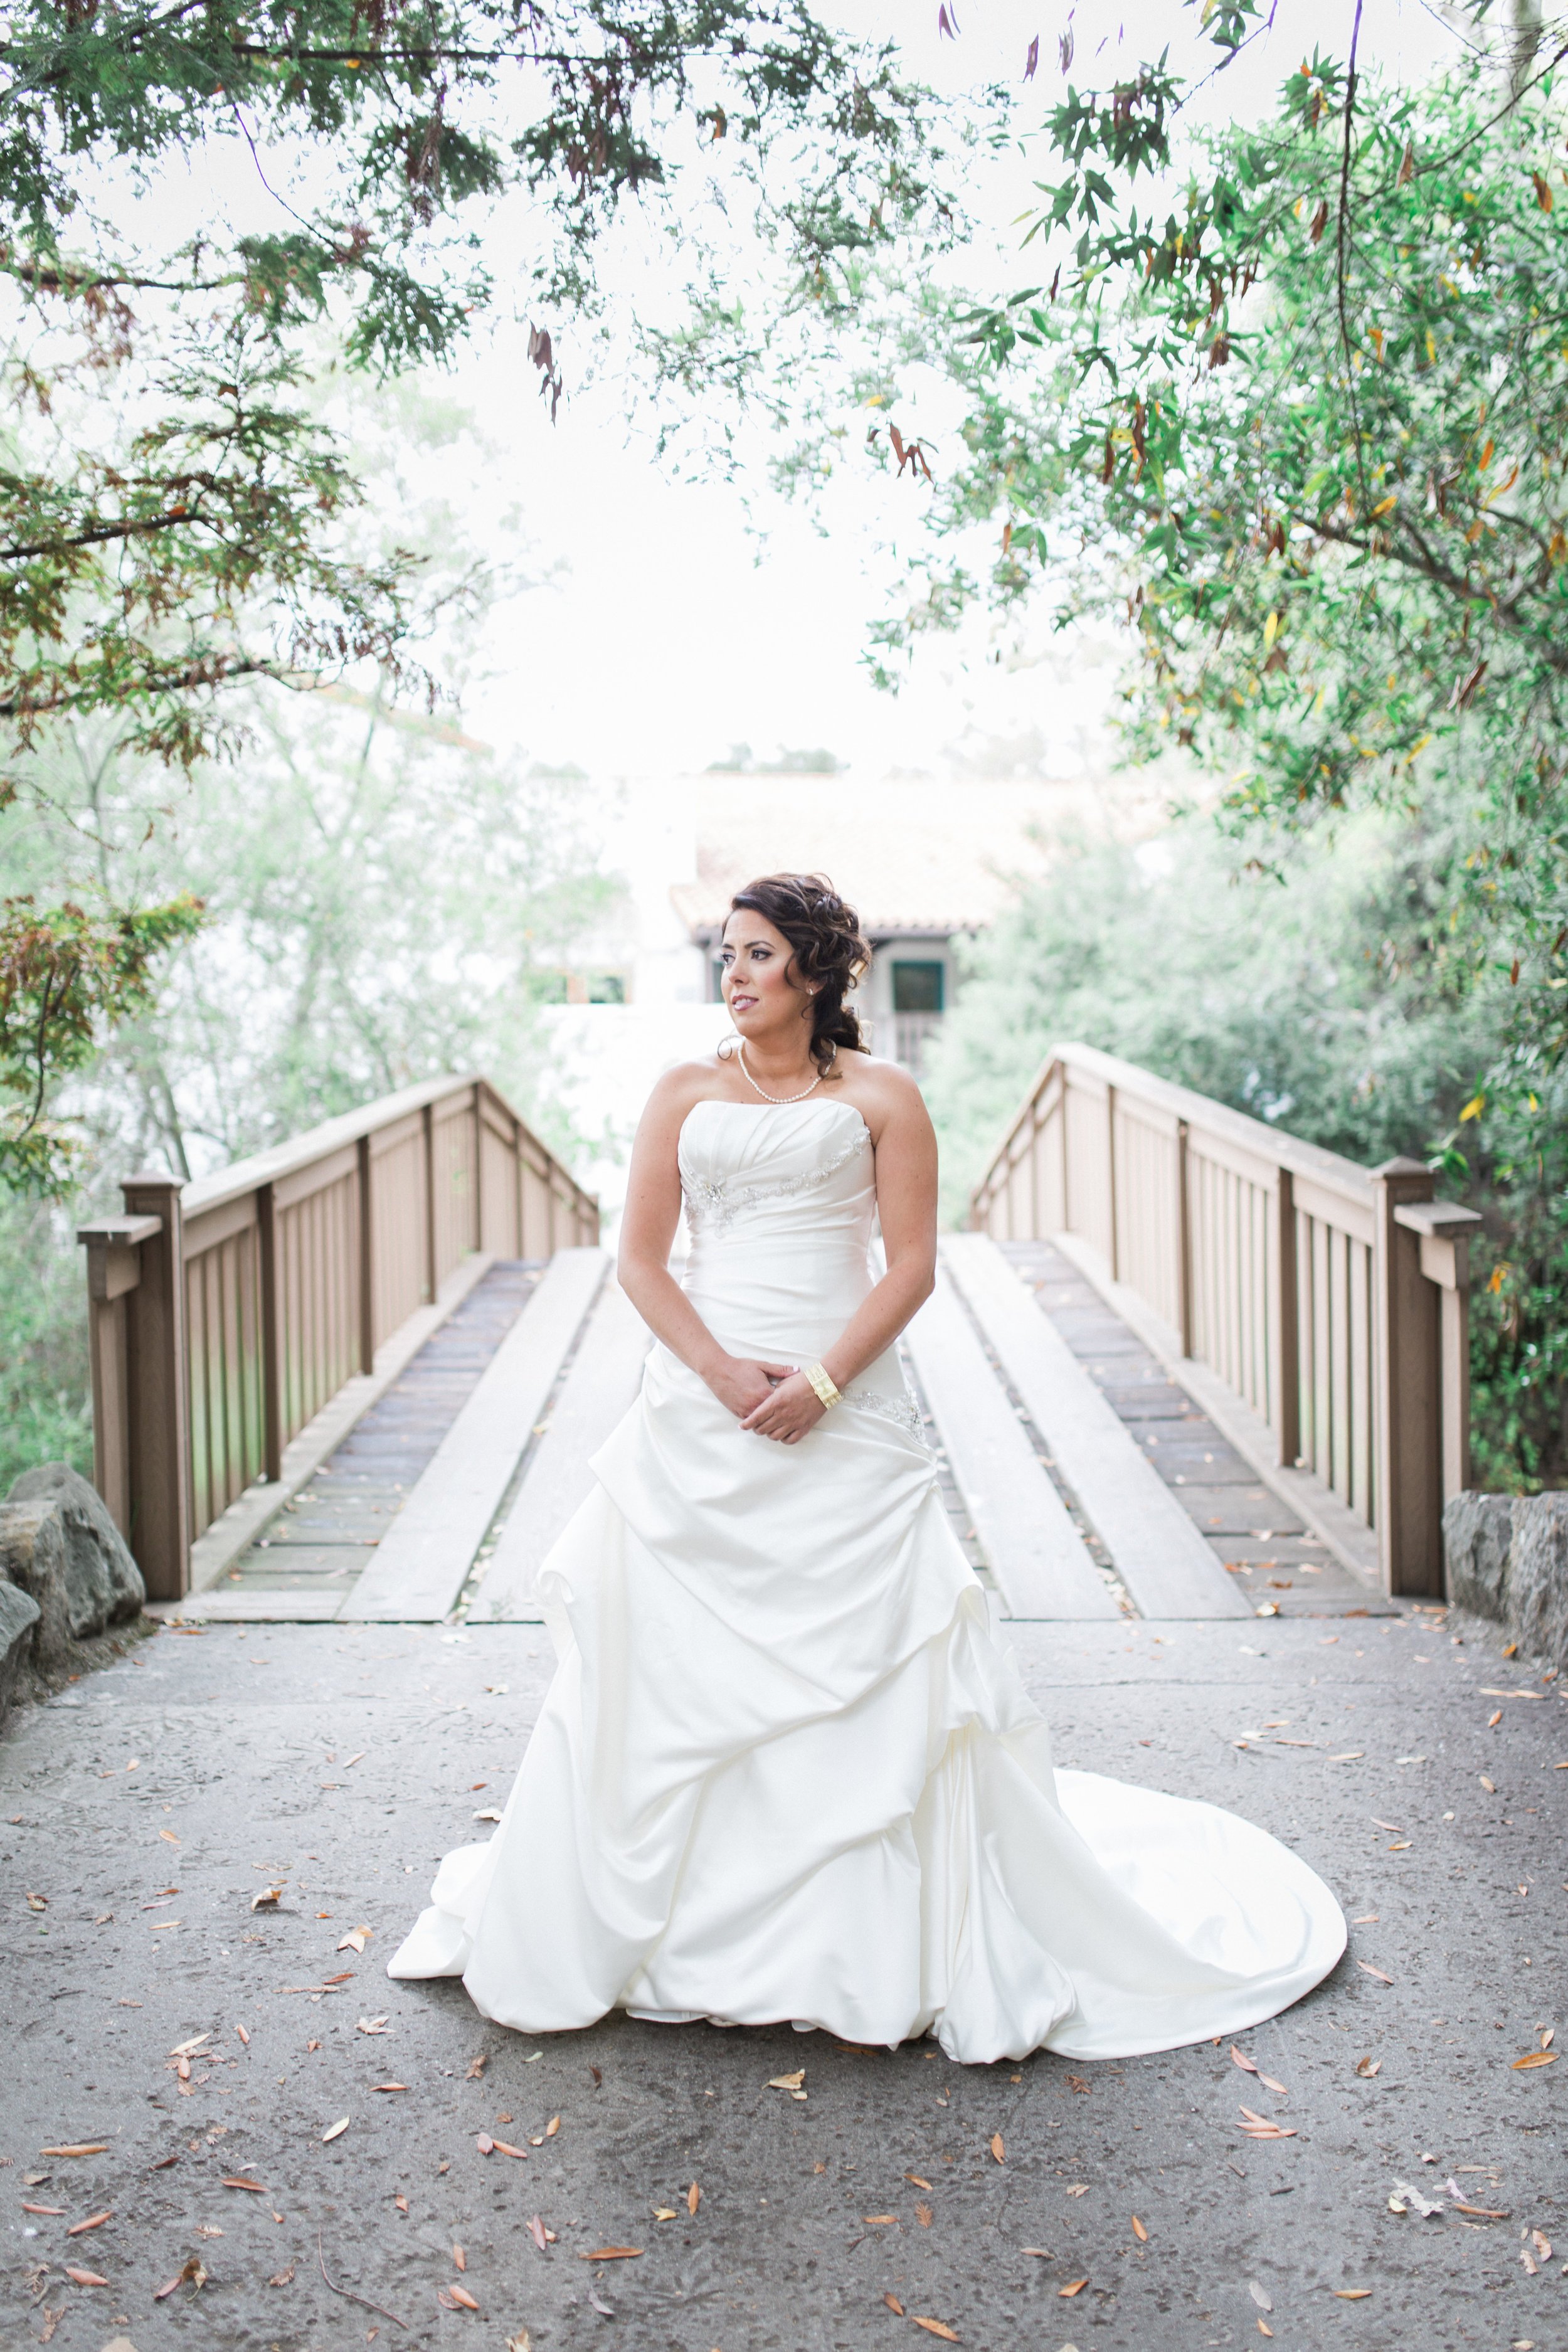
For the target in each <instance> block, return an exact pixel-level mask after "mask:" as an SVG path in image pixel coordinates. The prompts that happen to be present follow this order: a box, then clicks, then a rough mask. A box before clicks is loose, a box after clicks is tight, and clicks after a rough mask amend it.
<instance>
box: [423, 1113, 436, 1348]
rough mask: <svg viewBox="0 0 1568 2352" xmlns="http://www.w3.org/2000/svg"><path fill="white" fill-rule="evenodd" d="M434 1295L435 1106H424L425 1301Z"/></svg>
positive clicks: (427, 1302) (432, 1302)
mask: <svg viewBox="0 0 1568 2352" xmlns="http://www.w3.org/2000/svg"><path fill="white" fill-rule="evenodd" d="M435 1297H436V1106H435V1105H434V1103H426V1106H425V1303H426V1306H427V1307H428V1306H431V1305H433V1304H434V1302H435Z"/></svg>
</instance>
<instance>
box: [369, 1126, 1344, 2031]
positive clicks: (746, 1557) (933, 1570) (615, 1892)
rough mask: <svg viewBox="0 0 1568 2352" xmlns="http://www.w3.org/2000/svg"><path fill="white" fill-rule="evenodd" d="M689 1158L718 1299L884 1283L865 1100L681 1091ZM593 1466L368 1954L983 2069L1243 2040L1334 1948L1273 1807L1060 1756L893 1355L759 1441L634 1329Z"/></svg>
mask: <svg viewBox="0 0 1568 2352" xmlns="http://www.w3.org/2000/svg"><path fill="white" fill-rule="evenodd" d="M680 1175H681V1183H682V1187H683V1190H684V1192H685V1197H686V1207H687V1218H688V1223H689V1230H690V1233H691V1235H692V1249H691V1255H690V1257H689V1261H688V1268H687V1274H686V1290H687V1294H688V1296H689V1297H690V1299H691V1301H692V1304H693V1305H694V1306H695V1307H696V1308H697V1310H698V1312H699V1314H700V1316H701V1317H702V1318H703V1320H704V1322H705V1323H706V1324H707V1325H708V1327H709V1328H710V1330H711V1331H712V1332H713V1333H714V1335H715V1336H716V1337H717V1338H718V1339H720V1340H721V1342H722V1343H723V1344H724V1346H725V1347H727V1348H729V1349H732V1350H734V1351H735V1352H736V1353H737V1354H744V1355H750V1356H757V1357H762V1358H763V1359H764V1360H782V1361H784V1362H789V1363H810V1362H812V1361H814V1360H816V1358H817V1357H819V1356H821V1355H823V1354H824V1353H825V1352H826V1350H827V1349H829V1348H830V1347H831V1345H832V1343H833V1341H834V1340H835V1339H837V1337H838V1335H839V1334H840V1332H841V1331H842V1330H843V1328H844V1326H845V1324H846V1322H847V1320H848V1318H849V1316H850V1315H851V1314H852V1312H853V1311H854V1309H855V1308H856V1307H858V1304H859V1302H860V1301H861V1299H862V1298H864V1297H865V1296H866V1293H867V1291H868V1288H869V1286H870V1284H871V1280H872V1275H871V1271H870V1266H869V1262H868V1253H869V1244H870V1240H871V1234H872V1226H873V1219H874V1212H875V1186H874V1179H873V1167H872V1152H871V1145H870V1139H869V1137H868V1133H867V1130H866V1127H865V1124H864V1122H863V1121H862V1119H861V1118H860V1115H859V1113H858V1111H857V1110H855V1109H853V1108H850V1106H849V1105H848V1104H847V1103H838V1102H828V1101H824V1100H823V1099H821V1098H820V1097H818V1098H816V1099H814V1100H812V1101H810V1102H807V1103H803V1104H798V1105H781V1106H779V1107H777V1108H773V1107H768V1106H763V1105H758V1106H756V1107H754V1108H753V1107H752V1106H748V1105H744V1104H735V1103H719V1102H704V1103H700V1104H699V1105H698V1107H697V1108H696V1109H695V1110H693V1111H692V1113H691V1114H690V1116H689V1118H688V1119H687V1121H686V1123H685V1126H684V1128H683V1129H682V1130H681V1137H680ZM594 1469H595V1474H596V1478H597V1486H596V1487H595V1491H594V1493H593V1494H592V1495H591V1496H590V1497H589V1499H588V1500H587V1501H586V1502H585V1503H584V1505H583V1506H582V1508H581V1509H580V1510H579V1511H578V1512H577V1514H576V1516H575V1517H574V1519H573V1520H572V1522H571V1524H570V1526H569V1527H568V1528H567V1529H566V1531H565V1533H564V1534H563V1536H562V1538H561V1539H560V1541H559V1542H558V1543H557V1544H556V1546H555V1547H554V1549H553V1550H552V1552H551V1554H550V1556H549V1558H548V1559H547V1560H546V1562H545V1564H544V1566H543V1569H542V1571H541V1591H542V1601H543V1607H544V1613H545V1617H546V1621H547V1622H548V1624H549V1626H550V1629H551V1632H552V1636H553V1638H554V1641H555V1643H556V1646H557V1649H558V1652H559V1657H560V1663H559V1665H558V1667H557V1669H556V1674H555V1678H554V1680H553V1682H552V1685H551V1688H550V1693H549V1696H548V1697H547V1698H546V1700H545V1703H544V1706H543V1708H542V1712H541V1715H540V1717H539V1721H538V1724H537V1726H536V1727H535V1729H534V1732H533V1736H532V1738H531V1740H530V1742H529V1746H528V1750H527V1753H526V1755H525V1756H524V1758H523V1760H522V1765H521V1770H520V1771H519V1773H518V1776H517V1780H516V1782H515V1784H514V1785H513V1788H512V1790H511V1794H510V1798H509V1800H508V1801H507V1805H506V1810H505V1811H504V1813H503V1814H502V1816H501V1821H500V1827H499V1828H498V1829H497V1830H496V1832H495V1833H494V1835H493V1836H492V1837H491V1838H490V1840H489V1843H487V1844H484V1845H468V1846H460V1847H458V1849H457V1851H456V1852H454V1853H449V1854H448V1855H447V1857H446V1859H445V1861H444V1862H443V1863H442V1864H441V1865H440V1868H439V1871H438V1873H437V1878H436V1883H435V1885H434V1888H433V1890H432V1896H431V1905H430V1908H429V1909H427V1910H426V1911H425V1912H423V1913H422V1914H421V1916H420V1917H419V1919H418V1921H417V1923H416V1926H415V1927H414V1929H413V1931H412V1933H411V1934H410V1935H409V1937H407V1940H406V1941H405V1944H404V1945H403V1947H402V1949H401V1950H400V1951H399V1952H398V1953H397V1955H396V1957H395V1959H394V1960H393V1961H392V1962H391V1964H390V1968H389V1971H388V1973H389V1974H390V1975H392V1976H394V1977H439V1976H459V1975H460V1976H461V1977H462V1979H463V1982H464V1984H465V1985H466V1987H467V1989H468V1993H469V1994H470V1996H471V1997H472V1999H473V2000H474V2002H475V2004H476V2006H477V2007H478V2008H479V2010H480V2011H481V2012H482V2013H483V2014H484V2015H485V2016H486V2017H489V2018H493V2019H495V2020H496V2021H499V2022H500V2023H501V2024H503V2025H509V2026H515V2027H518V2028H520V2029H522V2030H524V2031H526V2032H531V2033H540V2032H552V2031H561V2030H563V2029H566V2028H569V2027H574V2026H584V2025H588V2024H591V2023H592V2022H593V2021H594V2020H595V2019H596V2018H598V2017H601V2016H603V2015H604V2013H605V2011H608V2010H611V2009H615V2008H621V2009H625V2010H628V2011H631V2012H632V2013H633V2014H634V2015H635V2016H637V2017H643V2018H652V2019H658V2020H661V2021H671V2022H682V2021H691V2020H694V2019H700V2018H710V2019H712V2020H713V2021H715V2022H717V2023H724V2024H763V2023H767V2022H770V2021H784V2020H787V2021H793V2022H794V2023H795V2024H797V2025H800V2026H803V2027H804V2026H822V2027H826V2028H827V2029H828V2030H830V2031H831V2032H834V2033H836V2034H839V2035H841V2036H843V2037H844V2038H845V2039H846V2040H847V2041H850V2042H885V2043H889V2044H892V2043H896V2042H902V2041H906V2040H908V2039H909V2038H910V2037H911V2036H913V2035H920V2034H925V2033H931V2034H934V2035H935V2036H936V2037H937V2039H938V2040H939V2041H940V2042H941V2043H942V2048H943V2049H944V2050H945V2051H946V2052H947V2053H948V2054H949V2055H950V2056H951V2057H953V2058H957V2059H962V2060H966V2061H971V2062H974V2063H982V2062H984V2061H986V2060H990V2059H995V2058H1003V2057H1006V2058H1015V2059H1016V2058H1021V2057H1022V2056H1024V2054H1025V2053H1026V2052H1027V2051H1030V2050H1034V2049H1037V2048H1039V2047H1041V2046H1044V2047H1046V2048H1047V2049H1050V2050H1055V2051H1059V2052H1060V2053H1063V2054H1064V2055H1066V2056H1068V2057H1072V2058H1111V2057H1127V2056H1131V2055H1134V2054H1135V2053H1139V2052H1142V2051H1151V2050H1164V2049H1170V2048H1173V2047H1174V2046H1176V2045H1177V2044H1179V2043H1182V2042H1194V2041H1198V2040H1200V2039H1203V2038H1205V2037H1206V2036H1209V2035H1212V2034H1216V2033H1235V2032H1239V2031H1240V2030H1241V2029H1242V2028H1243V2027H1245V2026H1248V2025H1254V2024H1256V2023H1257V2022H1258V2021H1259V2020H1260V2019H1262V2018H1265V2017H1269V2016H1272V2015H1273V2014H1274V2013H1275V2012H1276V2011H1279V2010H1281V2009H1284V2008H1285V2007H1287V2006H1288V2004H1289V2002H1291V2001H1293V2000H1299V1999H1300V1996H1301V1995H1302V1994H1303V1993H1305V1992H1306V1991H1308V1990H1309V1989H1310V1987H1311V1986H1313V1985H1314V1984H1316V1983H1317V1982H1318V1981H1319V1980H1320V1979H1321V1978H1322V1977H1324V1976H1325V1975H1326V1974H1327V1973H1328V1971H1329V1970H1330V1969H1331V1968H1332V1967H1333V1966H1334V1964H1335V1962H1336V1961H1337V1960H1338V1958H1339V1957H1340V1955H1341V1953H1342V1950H1343V1948H1344V1943H1345V1925H1344V1919H1343V1916H1342V1913H1341V1911H1340V1908H1339V1906H1338V1904H1337V1903H1336V1902H1335V1901H1334V1898H1333V1896H1332V1895H1331V1894H1330V1893H1329V1890H1328V1888H1327V1887H1326V1886H1324V1885H1323V1884H1322V1882H1321V1880H1320V1879H1319V1878H1317V1877H1316V1876H1315V1875H1314V1874H1313V1873H1312V1872H1311V1871H1310V1870H1309V1869H1308V1867H1307V1865H1306V1864H1304V1863H1303V1862H1301V1861H1300V1860H1299V1859H1298V1858H1297V1856H1296V1855H1294V1854H1293V1853H1289V1852H1288V1851H1287V1850H1286V1848H1285V1847H1283V1846H1281V1845H1279V1843H1276V1841H1275V1840H1274V1839H1272V1838H1270V1837H1268V1836H1267V1835H1266V1834H1265V1833H1264V1832H1262V1831H1261V1830H1258V1829H1255V1828H1253V1827H1252V1826H1251V1824H1250V1823H1249V1822H1244V1821H1241V1820H1239V1819H1238V1818H1237V1816H1236V1815H1235V1814H1234V1813H1228V1812H1225V1811H1221V1810H1220V1809H1219V1808H1218V1807H1217V1806H1214V1805H1206V1804H1197V1803H1193V1802H1191V1801H1187V1800H1184V1799H1182V1798H1177V1797H1168V1796H1162V1795H1160V1794H1158V1793H1157V1792H1155V1791H1153V1790H1147V1789H1137V1788H1130V1787H1128V1786H1126V1785H1125V1784H1124V1783H1122V1782H1121V1781H1119V1780H1103V1779H1101V1778H1100V1776H1099V1775H1097V1774H1094V1773H1087V1772H1058V1771H1056V1770H1055V1769H1053V1767H1052V1762H1051V1751H1050V1740H1049V1735H1048V1732H1047V1726H1046V1723H1045V1720H1044V1718H1043V1717H1042V1716H1041V1713H1040V1710H1039V1708H1038V1707H1037V1706H1036V1704H1035V1702H1034V1701H1033V1700H1032V1699H1031V1698H1030V1697H1029V1696H1028V1695H1027V1693H1026V1691H1025V1689H1024V1686H1023V1684H1022V1682H1021V1680H1020V1679H1019V1676H1018V1675H1017V1672H1016V1669H1015V1667H1014V1665H1013V1663H1012V1659H1011V1655H1010V1654H1009V1652H1008V1651H1007V1650H1006V1649H1005V1648H1004V1647H1003V1646H1002V1645H1001V1644H1000V1643H999V1642H998V1641H997V1639H996V1637H995V1636H994V1634H993V1633H992V1631H991V1629H990V1622H989V1619H988V1615H987V1608H986V1601H985V1596H984V1590H983V1588H982V1586H981V1585H980V1583H979V1582H978V1581H977V1580H976V1578H975V1576H974V1574H973V1570H971V1569H970V1567H969V1564H968V1562H967V1561H966V1560H965V1559H964V1557H963V1552H962V1550H961V1549H960V1547H959V1545H958V1543H957V1541H956V1539H955V1538H954V1536H953V1533H952V1528H951V1527H950V1525H949V1523H948V1518H947V1514H946V1510H945V1508H944V1506H943V1503H942V1496H941V1494H940V1492H939V1490H938V1486H937V1478H936V1472H935V1468H934V1465H933V1464H932V1461H931V1454H930V1453H929V1452H928V1450H927V1448H926V1446H925V1444H924V1443H923V1441H922V1437H921V1423H920V1419H919V1415H918V1413H917V1412H916V1410H915V1408H914V1405H913V1402H912V1401H911V1400H910V1397H909V1395H908V1393H907V1391H906V1390H905V1388H904V1384H903V1381H902V1378H901V1375H900V1370H899V1365H898V1360H897V1358H896V1356H895V1355H894V1354H893V1353H891V1352H889V1354H887V1355H885V1356H883V1357H881V1358H879V1360H878V1361H877V1362H876V1363H874V1364H872V1365H871V1366H870V1367H869V1368H868V1370H866V1371H864V1372H863V1373H862V1374H861V1375H860V1377H859V1379H858V1381H855V1382H854V1383H853V1385H852V1386H851V1388H850V1389H849V1390H848V1391H847V1394H846V1396H845V1398H844V1401H843V1402H842V1403H841V1404H838V1405H837V1406H835V1407H834V1408H833V1409H832V1411H831V1412H828V1413H827V1414H826V1416H825V1417H824V1419H823V1420H822V1421H821V1422H820V1423H818V1424H817V1426H816V1428H815V1429H813V1430H812V1431H811V1433H809V1435H807V1436H806V1437H805V1438H804V1439H803V1440H802V1441H801V1443H800V1444H798V1445H779V1444H775V1443H773V1441H772V1440H770V1439H767V1438H764V1437H759V1436H756V1435H754V1434H749V1433H746V1432H745V1431H743V1430H742V1428H741V1426H740V1424H739V1423H738V1422H737V1421H736V1420H735V1419H734V1417H733V1416H732V1415H731V1413H730V1412H727V1411H726V1410H725V1408H724V1407H723V1406H722V1405H721V1403H720V1402H718V1400H717V1398H716V1397H714V1396H713V1395H712V1394H711V1392H710V1391H709V1390H708V1389H707V1388H706V1387H705V1386H704V1385H703V1383H702V1381H700V1380H699V1379H698V1378H697V1376H696V1374H695V1373H694V1372H690V1371H689V1370H687V1369H686V1367H685V1366H684V1365H683V1364H681V1363H680V1362H679V1361H678V1360H677V1359H676V1358H675V1357H674V1356H672V1355H670V1354H669V1353H668V1350H667V1349H664V1348H662V1347H659V1346H655V1347H654V1348H653V1349H652V1352H651V1354H650V1356H649V1359H648V1362H647V1370H646V1373H645V1376H644V1380H643V1387H642V1392H641V1395H640V1396H639V1398H638V1400H637V1403H636V1404H635V1405H634V1406H633V1407H632V1410H631V1411H630V1412H629V1413H628V1414H627V1415H626V1419H625V1420H624V1421H623V1422H622V1423H620V1425H619V1427H618V1428H617V1429H616V1432H615V1433H614V1435H613V1436H612V1437H611V1438H610V1439H609V1440H608V1442H607V1443H606V1444H605V1445H604V1446H603V1447H602V1448H601V1450H600V1452H599V1454H597V1455H596V1456H595V1462H594ZM1151 1703H1152V1704H1153V1705H1158V1701H1157V1700H1152V1701H1151Z"/></svg>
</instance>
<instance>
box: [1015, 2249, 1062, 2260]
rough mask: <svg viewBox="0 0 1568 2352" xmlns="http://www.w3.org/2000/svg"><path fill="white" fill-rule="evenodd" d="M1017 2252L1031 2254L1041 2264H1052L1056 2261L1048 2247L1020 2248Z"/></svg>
mask: <svg viewBox="0 0 1568 2352" xmlns="http://www.w3.org/2000/svg"><path fill="white" fill-rule="evenodd" d="M1018 2251H1019V2252H1020V2253H1025V2254H1033V2255H1035V2256H1036V2257H1037V2260H1039V2261H1040V2262H1042V2263H1054V2262H1055V2261H1056V2256H1055V2254H1053V2253H1052V2252H1051V2250H1050V2248H1049V2247H1048V2246H1021V2247H1020V2248H1019V2249H1018Z"/></svg>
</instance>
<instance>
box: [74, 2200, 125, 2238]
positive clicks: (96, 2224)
mask: <svg viewBox="0 0 1568 2352" xmlns="http://www.w3.org/2000/svg"><path fill="white" fill-rule="evenodd" d="M113 2211H114V2208H113V2206H112V2205H110V2206H109V2207H108V2208H107V2209H106V2210H105V2211H103V2212H101V2213H89V2216H88V2218H87V2220H86V2221H73V2222H72V2223H71V2225H70V2228H69V2229H68V2231H66V2235H67V2237H68V2238H79V2237H80V2236H81V2235H82V2233H83V2231H87V2230H101V2229H102V2227H103V2225H104V2223H105V2222H106V2221H109V2220H110V2217H111V2216H112V2214H113Z"/></svg>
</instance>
